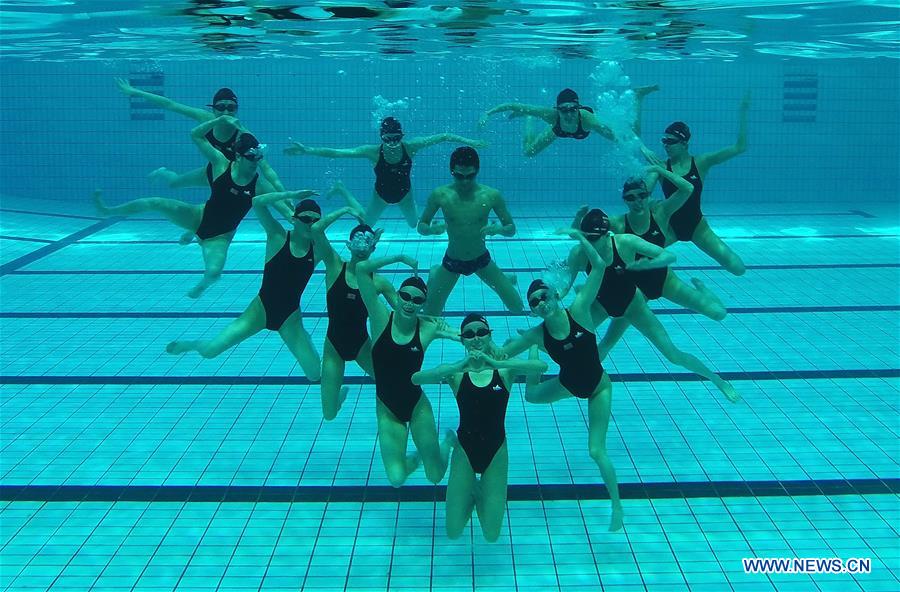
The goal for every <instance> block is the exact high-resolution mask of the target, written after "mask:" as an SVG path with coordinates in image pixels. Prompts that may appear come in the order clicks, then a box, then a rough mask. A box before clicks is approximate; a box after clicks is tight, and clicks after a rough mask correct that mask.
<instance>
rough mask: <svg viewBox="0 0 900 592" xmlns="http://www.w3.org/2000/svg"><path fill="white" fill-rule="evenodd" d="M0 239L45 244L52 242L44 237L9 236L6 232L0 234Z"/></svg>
mask: <svg viewBox="0 0 900 592" xmlns="http://www.w3.org/2000/svg"><path fill="white" fill-rule="evenodd" d="M0 239H6V240H11V241H21V242H25V243H43V244H45V245H49V244H52V243H53V242H54V241H52V240H49V239H46V238H31V237H27V236H9V235H8V234H0Z"/></svg>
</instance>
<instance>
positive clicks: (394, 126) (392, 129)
mask: <svg viewBox="0 0 900 592" xmlns="http://www.w3.org/2000/svg"><path fill="white" fill-rule="evenodd" d="M402 133H403V128H402V127H401V126H400V122H399V121H397V120H396V119H394V118H393V117H385V118H384V119H382V120H381V135H382V136H383V135H385V134H402Z"/></svg>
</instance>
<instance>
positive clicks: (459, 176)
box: [418, 146, 524, 316]
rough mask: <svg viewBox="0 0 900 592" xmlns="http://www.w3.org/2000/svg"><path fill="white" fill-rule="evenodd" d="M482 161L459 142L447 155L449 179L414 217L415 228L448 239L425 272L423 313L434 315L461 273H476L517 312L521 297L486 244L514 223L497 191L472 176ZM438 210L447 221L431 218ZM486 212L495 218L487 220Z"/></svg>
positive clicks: (511, 230) (508, 233)
mask: <svg viewBox="0 0 900 592" xmlns="http://www.w3.org/2000/svg"><path fill="white" fill-rule="evenodd" d="M480 167H481V163H480V160H479V158H478V152H476V151H475V149H474V148H470V147H467V146H466V147H461V148H457V149H456V150H454V151H453V154H451V155H450V174H451V175H453V178H454V182H453V183H450V184H449V185H444V186H443V187H438V188H437V189H435V190H434V191H433V192H432V193H431V195H430V196H429V197H428V203H427V205H426V206H425V210H424V211H423V212H422V219H421V220H420V221H419V226H418V230H419V234H421V235H424V236H434V235H438V234H443V233H444V231H446V232H447V238H448V240H449V244H448V245H447V252H446V253H445V254H444V259H443V262H442V263H441V265H438V266H435V267H433V268H432V269H431V273H430V274H429V276H428V302H427V303H426V304H425V314H426V315H431V316H439V315H440V314H441V313H442V312H443V310H444V305H445V304H446V303H447V298H449V297H450V292H451V291H452V290H453V287H454V286H455V285H456V282H457V281H458V280H459V276H460V275H472V274H476V275H477V276H478V277H479V278H481V280H482V281H483V282H484V283H485V284H487V286H488V287H489V288H490V289H492V290H493V291H494V292H496V293H497V295H498V296H499V297H500V299H501V300H502V301H503V304H505V305H506V307H507V308H508V309H509V310H511V311H512V312H522V311H523V310H524V306H523V304H522V298H521V297H520V296H519V293H518V291H516V287H515V284H514V278H512V277H510V276H507V275H505V274H504V273H503V271H502V270H501V269H500V267H498V266H497V264H496V263H495V262H494V261H491V254H490V252H488V250H487V246H486V245H485V239H486V238H487V237H489V236H493V235H495V234H499V235H502V236H513V235H515V234H516V225H515V224H514V223H513V219H512V215H511V214H510V213H509V209H507V207H506V202H505V201H504V200H503V196H502V195H500V192H499V191H497V190H496V189H494V188H493V187H488V186H487V185H482V184H480V183H478V181H476V179H475V178H476V177H477V176H478V171H479V169H480ZM438 211H442V212H443V215H444V219H445V220H446V224H445V223H442V222H433V219H434V216H435V214H437V213H438ZM491 212H494V213H496V214H497V217H498V218H499V219H500V223H499V224H497V223H491V222H490V221H489V216H490V214H491Z"/></svg>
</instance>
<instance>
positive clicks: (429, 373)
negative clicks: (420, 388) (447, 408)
mask: <svg viewBox="0 0 900 592" xmlns="http://www.w3.org/2000/svg"><path fill="white" fill-rule="evenodd" d="M468 368H469V357H468V356H466V357H465V358H463V359H462V360H460V361H458V362H454V363H453V364H441V365H440V366H435V367H434V368H430V369H428V370H419V371H418V372H416V373H415V374H413V375H412V378H411V381H412V383H413V384H416V385H421V384H439V383H441V382H444V381H445V380H447V379H448V378H450V377H452V376H453V375H454V374H462V373H463V372H465V371H466V370H468Z"/></svg>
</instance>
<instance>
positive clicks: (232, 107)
mask: <svg viewBox="0 0 900 592" xmlns="http://www.w3.org/2000/svg"><path fill="white" fill-rule="evenodd" d="M212 108H213V109H215V110H216V111H221V112H223V113H237V109H238V106H237V103H216V104H215V105H213V106H212Z"/></svg>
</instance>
